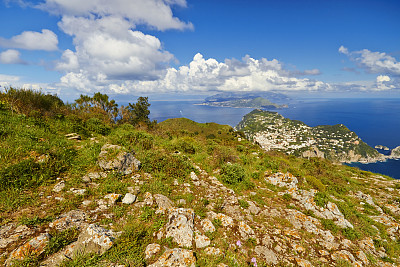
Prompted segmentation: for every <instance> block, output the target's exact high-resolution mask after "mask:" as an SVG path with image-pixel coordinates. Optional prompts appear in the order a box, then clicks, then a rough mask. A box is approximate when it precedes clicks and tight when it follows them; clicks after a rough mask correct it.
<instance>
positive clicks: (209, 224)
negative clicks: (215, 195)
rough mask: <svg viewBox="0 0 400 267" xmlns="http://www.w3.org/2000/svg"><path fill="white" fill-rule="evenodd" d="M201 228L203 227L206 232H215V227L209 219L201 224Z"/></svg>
mask: <svg viewBox="0 0 400 267" xmlns="http://www.w3.org/2000/svg"><path fill="white" fill-rule="evenodd" d="M200 224H201V227H203V230H204V232H211V233H212V232H214V231H215V227H214V224H213V223H212V222H211V221H210V220H209V219H203V220H201V222H200Z"/></svg>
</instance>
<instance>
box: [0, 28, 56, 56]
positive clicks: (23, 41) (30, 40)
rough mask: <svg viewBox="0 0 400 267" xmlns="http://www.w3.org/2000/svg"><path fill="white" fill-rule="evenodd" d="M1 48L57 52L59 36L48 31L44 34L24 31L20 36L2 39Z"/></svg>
mask: <svg viewBox="0 0 400 267" xmlns="http://www.w3.org/2000/svg"><path fill="white" fill-rule="evenodd" d="M0 46H2V47H7V48H19V49H25V50H44V51H54V50H57V46H58V38H57V35H56V34H55V33H54V32H52V31H50V30H47V29H43V30H42V32H33V31H24V32H22V33H21V34H20V35H16V36H13V37H11V39H5V38H2V37H0Z"/></svg>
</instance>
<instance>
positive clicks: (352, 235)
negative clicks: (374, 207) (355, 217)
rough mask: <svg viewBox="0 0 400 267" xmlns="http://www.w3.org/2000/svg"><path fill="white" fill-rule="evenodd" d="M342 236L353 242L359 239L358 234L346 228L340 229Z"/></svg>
mask: <svg viewBox="0 0 400 267" xmlns="http://www.w3.org/2000/svg"><path fill="white" fill-rule="evenodd" d="M342 234H343V235H344V236H345V237H346V238H347V239H350V240H355V239H358V238H360V233H359V232H358V231H356V230H354V229H353V228H350V227H347V228H343V229H342Z"/></svg>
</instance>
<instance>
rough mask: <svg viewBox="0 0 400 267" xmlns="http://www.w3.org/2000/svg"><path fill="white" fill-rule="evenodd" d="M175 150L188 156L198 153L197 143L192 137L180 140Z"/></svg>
mask: <svg viewBox="0 0 400 267" xmlns="http://www.w3.org/2000/svg"><path fill="white" fill-rule="evenodd" d="M174 147H175V149H176V150H178V151H181V152H183V153H187V154H194V153H196V146H195V141H194V140H193V139H192V138H190V137H182V138H178V139H177V140H176V143H175V146H174Z"/></svg>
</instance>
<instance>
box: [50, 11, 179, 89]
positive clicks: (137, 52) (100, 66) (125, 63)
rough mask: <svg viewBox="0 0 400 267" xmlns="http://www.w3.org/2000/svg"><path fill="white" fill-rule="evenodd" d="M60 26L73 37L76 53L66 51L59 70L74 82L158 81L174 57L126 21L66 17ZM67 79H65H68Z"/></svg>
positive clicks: (158, 43)
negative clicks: (85, 80) (83, 79)
mask: <svg viewBox="0 0 400 267" xmlns="http://www.w3.org/2000/svg"><path fill="white" fill-rule="evenodd" d="M59 27H60V28H61V29H62V30H63V31H64V32H65V33H67V34H70V35H72V36H73V42H74V45H75V50H76V51H75V52H73V51H71V50H66V51H64V53H63V55H62V60H61V61H60V62H58V63H57V64H56V69H57V70H60V71H65V72H66V73H67V75H66V78H68V80H70V81H73V80H76V79H79V78H81V77H83V75H84V76H85V79H88V80H89V81H91V82H93V83H105V82H107V81H109V80H111V81H112V80H154V79H158V78H159V75H161V72H162V71H163V70H165V68H166V64H168V62H169V61H170V60H172V59H173V55H172V54H170V53H169V52H167V51H164V50H163V49H162V45H161V42H160V40H159V39H158V38H156V37H154V36H152V35H148V34H144V33H142V32H140V31H133V30H131V29H130V24H129V22H128V21H126V20H124V19H123V18H118V17H104V18H97V19H95V18H83V17H79V18H77V17H70V16H66V17H63V19H62V21H61V22H60V23H59ZM64 80H65V79H64Z"/></svg>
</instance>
